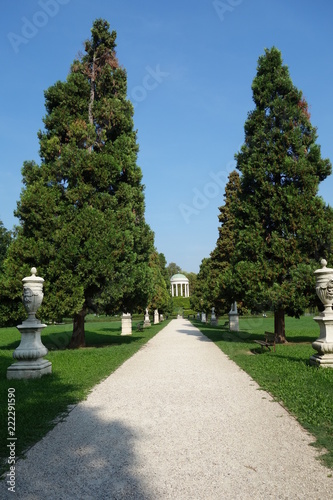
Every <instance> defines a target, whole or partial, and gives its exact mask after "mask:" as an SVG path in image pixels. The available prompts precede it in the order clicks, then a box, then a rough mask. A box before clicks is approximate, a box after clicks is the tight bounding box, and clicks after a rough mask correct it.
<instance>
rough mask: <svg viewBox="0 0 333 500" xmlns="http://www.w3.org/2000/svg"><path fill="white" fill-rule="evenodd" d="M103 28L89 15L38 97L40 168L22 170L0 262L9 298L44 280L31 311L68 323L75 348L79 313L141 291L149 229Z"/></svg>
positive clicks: (118, 304) (138, 296)
mask: <svg viewBox="0 0 333 500" xmlns="http://www.w3.org/2000/svg"><path fill="white" fill-rule="evenodd" d="M109 28H110V27H109V23H108V22H107V21H105V20H103V19H97V20H96V21H95V22H94V23H93V27H92V30H91V38H90V39H89V40H87V41H86V43H85V54H84V55H83V56H82V57H81V58H79V59H77V60H75V61H74V63H73V64H72V67H71V71H70V73H69V75H68V77H67V80H66V81H64V82H62V81H58V82H57V83H55V85H53V86H52V87H50V88H49V89H48V90H47V91H46V92H45V105H46V112H47V114H46V116H45V118H44V124H45V130H43V131H41V132H39V139H40V156H41V164H40V165H37V164H35V163H34V162H26V163H25V164H24V167H23V171H22V172H23V182H24V185H25V187H24V190H23V192H22V194H21V199H20V201H19V203H18V206H17V211H16V216H17V217H18V218H19V219H20V223H21V225H20V227H19V228H18V234H17V237H16V240H15V242H14V243H13V245H12V247H11V251H10V256H9V259H8V261H7V276H8V280H9V282H11V286H13V281H15V280H16V281H15V287H14V288H15V289H16V290H17V294H20V293H21V292H20V289H21V283H20V281H21V279H22V277H23V276H24V275H26V273H29V268H30V267H31V266H32V265H36V267H37V268H38V273H39V275H40V276H43V278H44V279H45V299H44V303H43V305H42V308H41V315H42V316H43V317H44V318H48V319H54V320H56V319H58V318H61V317H63V316H65V315H72V316H73V317H74V328H73V337H72V340H71V347H78V346H82V345H84V344H85V338H84V317H85V315H86V313H87V312H88V311H89V310H91V311H104V312H106V313H114V312H118V311H125V312H127V311H132V310H133V309H134V308H135V307H136V306H141V307H145V306H146V304H147V303H148V301H149V297H150V294H151V290H150V288H151V286H150V283H151V280H150V269H149V258H150V255H151V253H152V252H153V251H154V245H153V233H152V232H151V230H150V228H149V227H148V225H147V224H146V222H145V219H144V210H145V206H144V193H143V189H144V187H143V185H142V183H141V180H142V173H141V169H140V168H139V167H138V165H137V163H136V162H137V153H138V145H137V142H136V133H135V131H134V129H133V106H132V104H131V103H130V101H129V100H127V97H126V93H127V78H126V71H125V70H124V69H123V68H122V67H121V66H120V65H119V63H118V60H117V57H116V53H115V48H116V32H115V31H112V32H110V29H109ZM9 282H8V287H9Z"/></svg>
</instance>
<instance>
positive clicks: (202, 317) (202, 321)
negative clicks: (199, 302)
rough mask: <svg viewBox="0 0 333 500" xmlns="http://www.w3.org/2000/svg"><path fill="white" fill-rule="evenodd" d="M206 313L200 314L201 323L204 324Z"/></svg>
mask: <svg viewBox="0 0 333 500" xmlns="http://www.w3.org/2000/svg"><path fill="white" fill-rule="evenodd" d="M206 321H207V320H206V313H204V312H202V313H201V323H206Z"/></svg>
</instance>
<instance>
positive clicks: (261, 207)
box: [229, 47, 333, 341]
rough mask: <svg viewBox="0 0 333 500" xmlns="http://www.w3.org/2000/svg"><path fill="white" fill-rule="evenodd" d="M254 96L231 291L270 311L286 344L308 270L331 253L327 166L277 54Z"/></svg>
mask: <svg viewBox="0 0 333 500" xmlns="http://www.w3.org/2000/svg"><path fill="white" fill-rule="evenodd" d="M252 90H253V100H254V103H255V108H254V110H253V111H251V112H250V113H249V115H248V118H247V120H246V122H245V142H244V144H243V146H242V148H241V151H240V152H239V153H238V154H237V155H236V159H237V169H238V170H239V172H240V173H241V178H240V179H241V182H240V184H241V185H240V198H239V202H237V206H236V207H235V216H236V217H235V220H236V225H235V251H234V254H233V259H232V260H233V264H234V270H233V271H234V272H233V274H232V277H230V280H229V286H230V290H232V289H234V290H235V291H236V294H237V295H238V297H237V298H238V299H239V300H244V301H245V304H246V305H248V306H249V307H251V308H252V309H253V310H262V309H264V308H273V309H274V312H275V333H276V334H277V335H278V336H279V338H280V340H281V341H285V328H284V315H285V313H288V314H289V315H292V316H299V315H300V314H301V313H302V311H303V310H304V308H305V307H307V305H308V304H309V300H310V298H311V297H313V293H314V281H313V270H314V269H315V268H316V267H318V264H319V261H320V259H321V258H323V257H325V258H328V256H329V254H330V252H331V249H332V222H333V217H332V209H331V208H330V207H328V206H326V205H325V203H324V201H323V200H322V198H320V197H319V196H318V186H319V183H320V182H321V181H323V180H324V179H325V178H326V177H327V176H328V175H330V173H331V163H330V161H329V160H328V159H323V158H322V157H321V152H320V146H319V145H318V144H317V143H316V140H317V134H316V128H315V127H313V126H312V125H311V123H310V113H309V109H308V105H307V103H306V101H305V99H304V96H303V94H302V92H301V91H300V90H298V89H297V88H296V87H295V86H294V85H293V83H292V81H291V78H290V75H289V71H288V68H287V67H286V66H285V65H283V63H282V56H281V53H280V52H279V50H277V49H276V48H275V47H273V48H272V49H270V50H267V49H266V50H265V54H264V55H263V56H261V57H260V58H259V61H258V67H257V74H256V77H255V78H254V80H253V84H252Z"/></svg>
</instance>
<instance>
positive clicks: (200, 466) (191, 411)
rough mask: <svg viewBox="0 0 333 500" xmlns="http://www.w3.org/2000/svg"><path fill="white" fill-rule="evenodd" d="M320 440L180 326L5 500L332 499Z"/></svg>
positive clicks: (38, 459) (81, 410)
mask: <svg viewBox="0 0 333 500" xmlns="http://www.w3.org/2000/svg"><path fill="white" fill-rule="evenodd" d="M313 441H314V438H313V437H312V436H310V435H309V434H308V433H307V432H305V431H304V430H303V429H302V427H301V426H300V425H299V424H298V423H297V422H296V421H295V419H294V418H293V417H291V416H290V415H289V414H288V412H286V411H285V410H284V409H283V408H282V407H281V406H280V405H279V404H278V403H276V402H273V401H272V398H271V396H270V395H269V394H267V393H266V392H264V391H260V390H258V385H257V384H256V383H255V382H254V381H253V380H252V379H251V378H250V377H249V376H248V375H247V374H246V373H245V372H243V371H242V370H241V369H240V368H238V367H237V365H236V364H234V363H233V362H232V361H230V360H229V359H228V357H227V356H225V355H224V354H223V353H222V352H221V351H220V350H219V349H218V348H217V347H216V346H215V344H214V343H213V342H211V341H210V340H208V339H207V337H205V336H203V335H202V334H201V333H200V332H199V330H197V329H196V328H195V327H193V326H192V325H191V323H190V322H189V321H187V320H182V319H181V320H173V321H171V322H170V323H169V324H168V325H167V326H166V327H165V328H164V329H163V330H162V331H161V332H160V333H159V334H157V335H156V336H155V337H154V338H153V339H152V340H150V341H149V342H148V343H147V344H146V345H145V346H144V347H143V348H141V349H140V351H139V352H138V353H136V354H135V355H134V356H133V357H132V358H131V359H129V360H128V361H126V362H125V363H124V364H123V365H122V366H121V367H120V368H119V369H118V370H116V371H115V372H114V373H113V374H112V375H110V376H109V377H108V378H107V379H106V380H104V381H103V382H101V383H100V384H98V385H97V386H96V387H95V388H94V390H93V391H92V393H91V394H90V395H89V396H88V398H87V400H86V401H83V402H82V403H80V404H78V405H77V406H75V407H74V409H73V410H72V411H71V412H70V414H69V415H68V416H67V417H66V419H65V420H64V421H62V422H60V423H58V424H57V425H56V427H55V428H54V429H53V430H52V431H51V432H49V433H48V434H47V435H46V436H45V438H44V439H42V440H41V441H40V442H39V443H37V444H36V445H35V446H34V447H33V448H31V449H30V450H29V451H28V453H27V458H26V459H25V460H20V461H18V462H17V464H16V465H17V467H16V494H13V493H10V492H6V491H5V492H4V495H2V494H1V493H0V497H1V498H13V496H14V497H16V498H20V499H24V500H37V499H47V500H53V499H56V500H61V499H64V500H67V499H96V498H98V499H119V500H120V499H135V500H136V499H137V500H159V499H172V500H178V499H179V500H187V499H188V500H194V499H200V500H206V499H207V500H215V499H218V500H227V499H237V500H238V499H241V500H247V499H251V500H253V499H265V500H266V499H271V498H272V499H288V500H290V499H308V498H311V499H320V500H322V499H331V498H333V479H332V478H331V477H330V474H331V471H330V470H328V469H326V468H325V467H324V466H322V465H321V464H320V462H319V461H318V460H317V457H318V452H317V451H316V450H315V448H313V447H312V446H310V443H312V442H313ZM4 487H5V488H4ZM2 488H4V489H5V490H7V486H6V483H5V482H3V481H2V482H1V483H0V489H2Z"/></svg>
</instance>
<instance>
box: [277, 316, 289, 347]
mask: <svg viewBox="0 0 333 500" xmlns="http://www.w3.org/2000/svg"><path fill="white" fill-rule="evenodd" d="M274 333H275V337H276V342H277V343H278V344H284V343H285V342H287V339H286V330H285V322H284V309H278V310H277V311H274Z"/></svg>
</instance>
